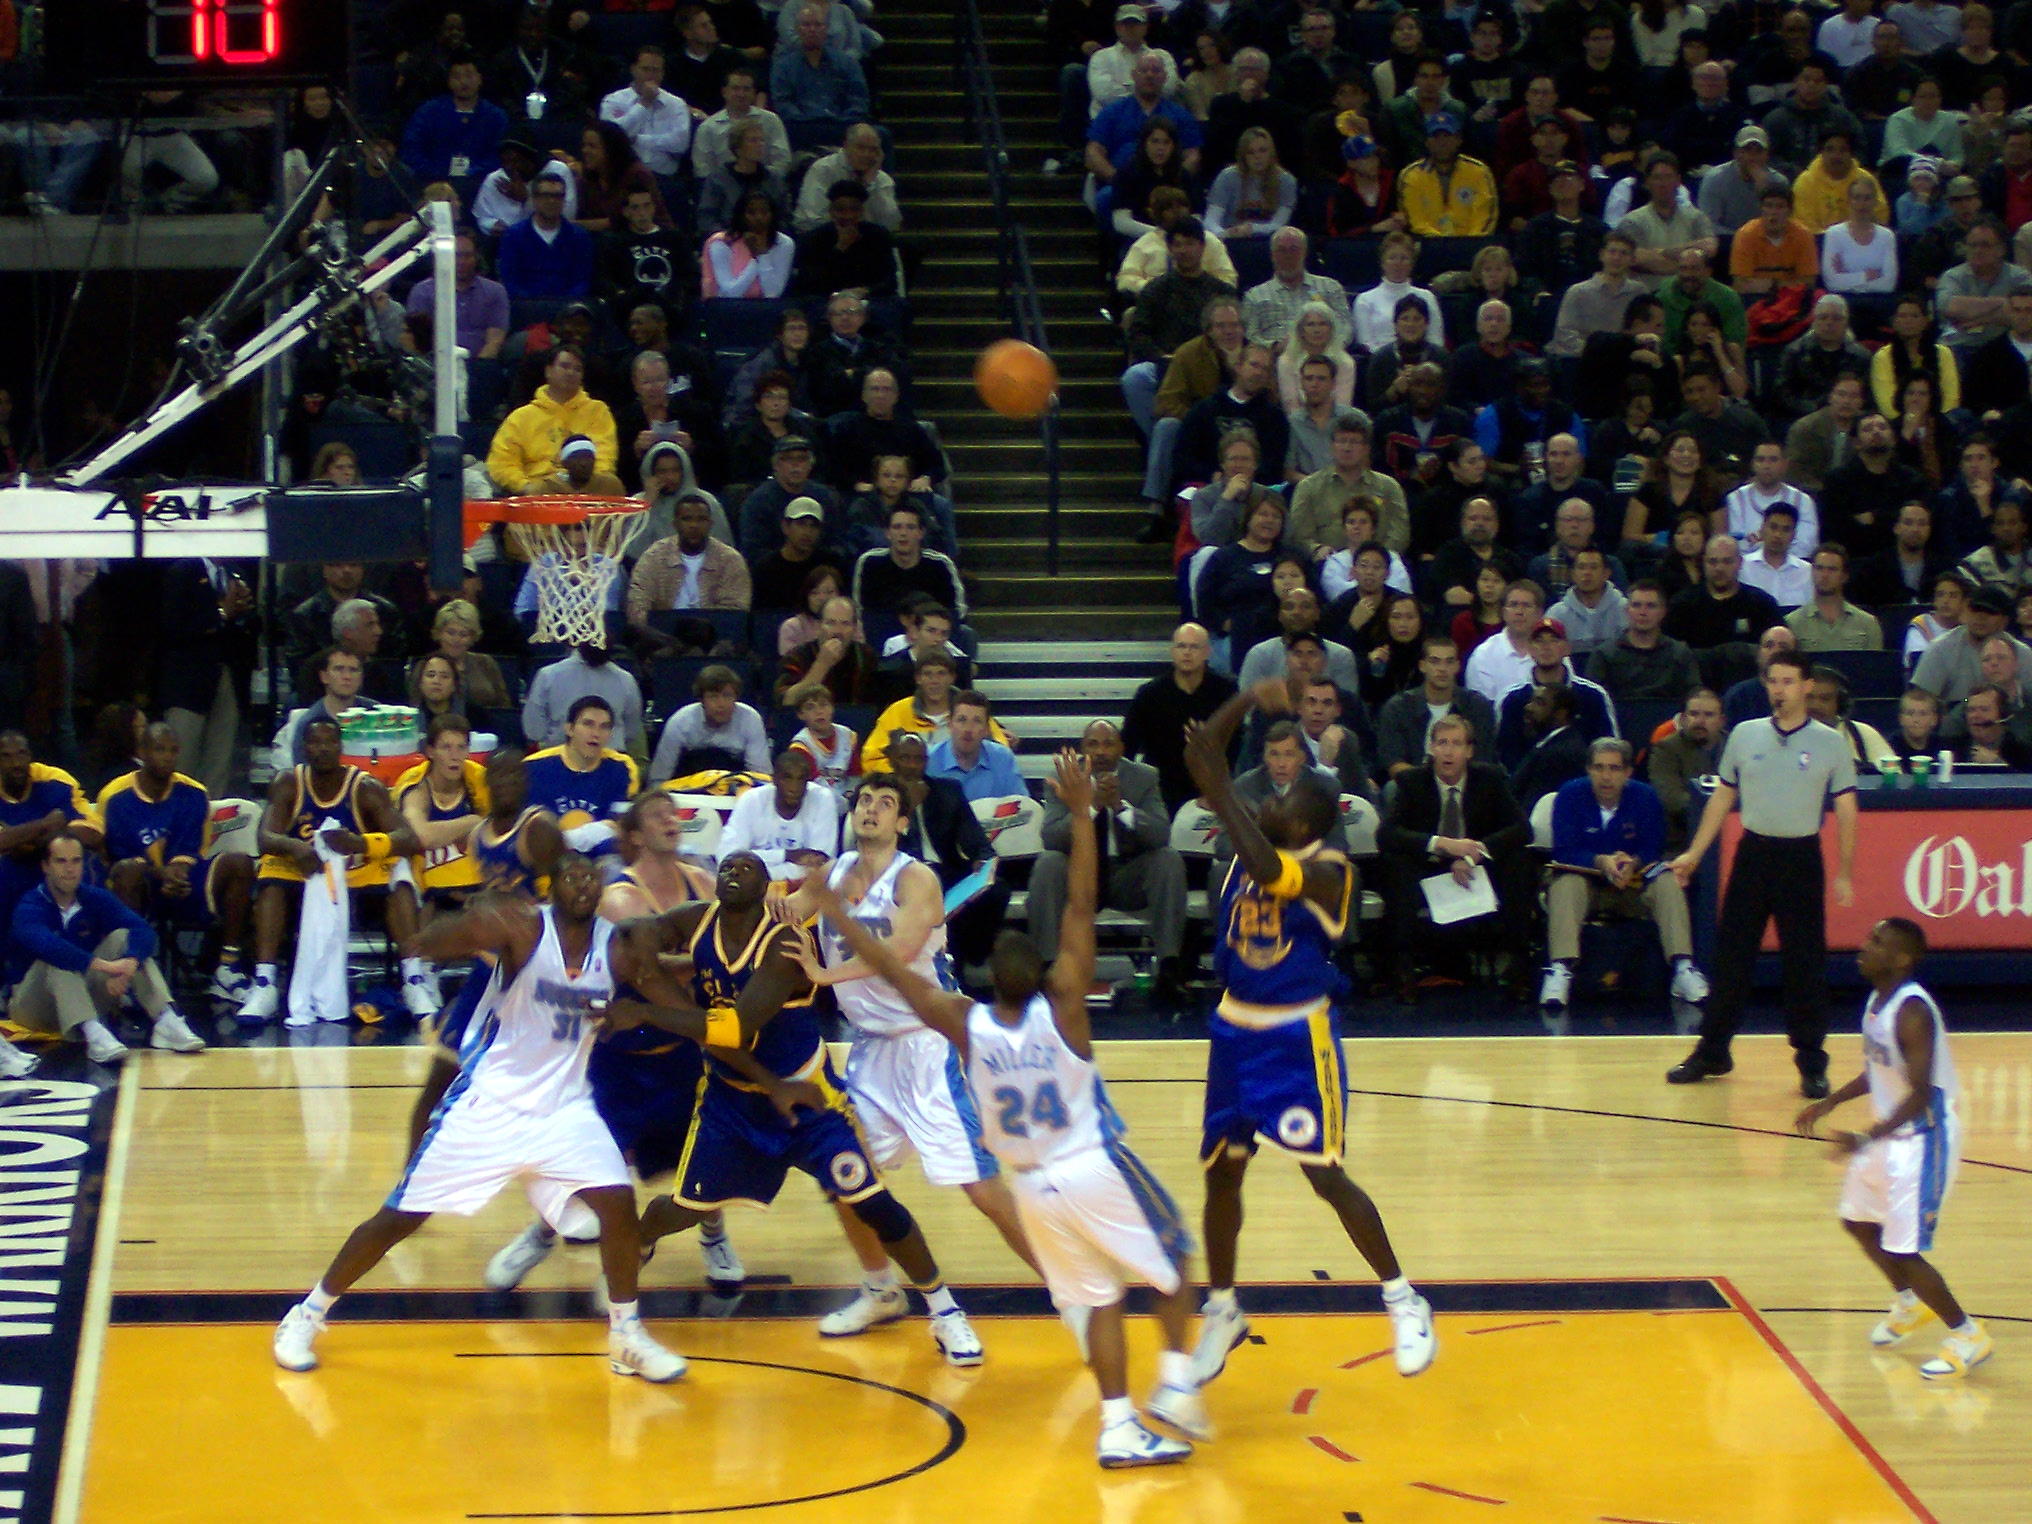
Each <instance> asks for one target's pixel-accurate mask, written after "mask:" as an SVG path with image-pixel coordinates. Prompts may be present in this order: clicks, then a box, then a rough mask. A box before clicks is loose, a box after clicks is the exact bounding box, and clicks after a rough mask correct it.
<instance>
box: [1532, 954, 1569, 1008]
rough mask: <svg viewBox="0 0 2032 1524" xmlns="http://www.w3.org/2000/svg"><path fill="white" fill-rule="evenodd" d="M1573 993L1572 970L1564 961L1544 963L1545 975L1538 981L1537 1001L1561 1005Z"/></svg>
mask: <svg viewBox="0 0 2032 1524" xmlns="http://www.w3.org/2000/svg"><path fill="white" fill-rule="evenodd" d="M1572 993H1573V970H1572V969H1570V968H1568V967H1567V966H1566V965H1565V964H1564V963H1548V964H1546V965H1545V977H1544V978H1543V979H1541V980H1539V981H1538V1003H1539V1004H1540V1005H1543V1006H1562V1005H1565V1004H1566V1003H1567V999H1568V997H1569V996H1570V995H1571V994H1572Z"/></svg>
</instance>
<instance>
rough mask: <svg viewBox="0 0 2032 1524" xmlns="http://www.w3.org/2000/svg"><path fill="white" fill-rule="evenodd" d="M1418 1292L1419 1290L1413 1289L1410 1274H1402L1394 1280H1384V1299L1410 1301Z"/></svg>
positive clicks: (1386, 1300) (1387, 1300)
mask: <svg viewBox="0 0 2032 1524" xmlns="http://www.w3.org/2000/svg"><path fill="white" fill-rule="evenodd" d="M1417 1294H1418V1293H1417V1292H1415V1291H1413V1290H1412V1289H1411V1279H1410V1277H1409V1276H1403V1275H1400V1276H1398V1277H1397V1278H1396V1279H1394V1280H1388V1281H1385V1282H1383V1300H1384V1301H1385V1302H1408V1301H1410V1300H1411V1299H1412V1297H1414V1296H1416V1295H1417Z"/></svg>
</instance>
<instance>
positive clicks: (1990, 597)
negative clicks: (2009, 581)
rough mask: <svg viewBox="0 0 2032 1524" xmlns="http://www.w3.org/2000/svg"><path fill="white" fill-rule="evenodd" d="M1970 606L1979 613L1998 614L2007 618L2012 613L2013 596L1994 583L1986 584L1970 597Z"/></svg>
mask: <svg viewBox="0 0 2032 1524" xmlns="http://www.w3.org/2000/svg"><path fill="white" fill-rule="evenodd" d="M1968 606H1969V607H1970V608H1972V609H1974V610H1976V611H1977V612H1978V613H1982V614H1998V615H2002V616H2004V617H2006V618H2008V617H2009V616H2010V613H2011V595H2010V594H2009V593H2007V592H2005V591H2004V590H2003V589H2002V588H2001V587H1998V586H1996V585H1995V584H1994V583H1988V582H1986V583H1984V584H1983V585H1982V586H1981V587H1979V588H1977V589H1976V590H1975V591H1974V592H1972V593H1970V594H1969V595H1968Z"/></svg>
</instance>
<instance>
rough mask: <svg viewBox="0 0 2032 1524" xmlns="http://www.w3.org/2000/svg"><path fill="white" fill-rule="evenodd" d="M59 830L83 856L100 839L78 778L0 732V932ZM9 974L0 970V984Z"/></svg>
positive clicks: (17, 735) (36, 880) (11, 733)
mask: <svg viewBox="0 0 2032 1524" xmlns="http://www.w3.org/2000/svg"><path fill="white" fill-rule="evenodd" d="M63 832H69V833H70V834H71V835H73V836H75V837H77V839H78V840H79V841H80V842H82V843H83V844H84V848H85V851H86V853H87V854H89V853H92V852H96V851H97V850H98V849H99V847H100V846H101V845H103V843H104V840H105V837H104V833H103V832H102V831H101V829H100V826H99V816H98V812H97V811H96V810H94V809H93V808H92V802H91V801H90V800H89V799H87V798H86V797H85V791H84V790H83V789H81V788H79V787H78V780H77V779H75V778H73V777H72V776H71V775H70V774H69V773H67V772H65V771H64V770H63V769H62V768H60V767H51V766H49V765H48V764H47V763H44V762H38V761H36V760H35V753H34V752H33V751H32V750H30V749H29V745H28V737H27V736H25V735H23V734H22V733H21V732H20V731H18V730H6V731H0V928H4V927H6V926H7V925H8V924H9V922H11V921H12V920H13V918H14V907H15V906H16V905H17V904H19V903H20V902H21V900H22V898H23V896H25V895H27V894H29V893H30V892H31V891H32V890H34V889H35V887H36V886H37V885H39V884H40V883H41V882H42V857H43V849H44V848H45V847H47V846H48V845H49V841H50V839H51V838H52V837H54V836H57V835H59V834H61V833H63ZM89 866H90V860H89V857H88V858H87V868H88V869H89ZM13 972H14V970H12V969H9V968H4V967H0V984H4V983H5V982H6V981H7V979H8V978H9V977H11V975H12V973H13Z"/></svg>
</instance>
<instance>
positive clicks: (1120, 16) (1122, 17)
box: [1115, 5, 1150, 26]
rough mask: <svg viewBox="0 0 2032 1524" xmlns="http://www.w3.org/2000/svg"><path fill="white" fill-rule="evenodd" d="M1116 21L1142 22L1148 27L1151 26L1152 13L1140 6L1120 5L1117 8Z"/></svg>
mask: <svg viewBox="0 0 2032 1524" xmlns="http://www.w3.org/2000/svg"><path fill="white" fill-rule="evenodd" d="M1115 19H1116V20H1117V21H1140V22H1142V23H1143V24H1144V25H1145V26H1148V25H1149V24H1150V13H1149V12H1148V11H1146V10H1144V9H1143V7H1142V6H1140V5H1118V6H1116V7H1115Z"/></svg>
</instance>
